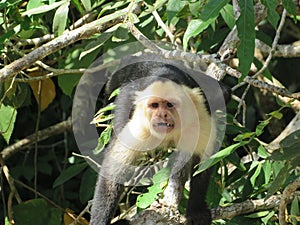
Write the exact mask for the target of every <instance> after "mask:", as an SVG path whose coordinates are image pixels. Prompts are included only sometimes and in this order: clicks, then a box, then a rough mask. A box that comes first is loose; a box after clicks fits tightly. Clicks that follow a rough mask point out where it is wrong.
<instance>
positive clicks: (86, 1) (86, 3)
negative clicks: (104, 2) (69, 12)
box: [81, 0, 92, 11]
mask: <svg viewBox="0 0 300 225" xmlns="http://www.w3.org/2000/svg"><path fill="white" fill-rule="evenodd" d="M81 2H82V5H83V6H84V8H85V10H86V11H91V9H92V6H91V0H81Z"/></svg>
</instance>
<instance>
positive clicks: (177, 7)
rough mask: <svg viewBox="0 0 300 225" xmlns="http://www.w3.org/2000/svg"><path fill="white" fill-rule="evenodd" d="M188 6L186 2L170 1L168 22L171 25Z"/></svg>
mask: <svg viewBox="0 0 300 225" xmlns="http://www.w3.org/2000/svg"><path fill="white" fill-rule="evenodd" d="M185 5H186V2H185V1H178V0H169V1H168V4H167V14H168V22H169V23H170V22H171V21H172V19H173V18H174V17H175V16H176V15H177V13H179V12H180V11H181V10H182V9H183V8H184V7H185Z"/></svg>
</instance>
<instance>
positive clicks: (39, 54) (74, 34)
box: [0, 9, 127, 83]
mask: <svg viewBox="0 0 300 225" xmlns="http://www.w3.org/2000/svg"><path fill="white" fill-rule="evenodd" d="M126 13H127V9H125V10H121V11H116V12H115V13H113V14H110V15H107V16H104V17H102V18H100V19H98V20H95V21H93V22H91V23H88V24H85V25H83V26H81V27H79V28H77V29H75V30H72V31H68V32H65V33H64V34H63V35H61V36H59V37H57V38H55V39H53V40H52V41H50V42H48V43H46V44H44V45H42V46H40V47H38V48H36V49H35V50H33V51H32V52H30V53H29V54H28V55H26V56H24V57H22V58H20V59H17V60H15V61H14V62H12V63H11V64H9V65H7V66H5V67H4V68H2V69H1V70H0V83H1V82H3V81H4V80H5V79H7V78H8V77H11V76H14V75H15V74H17V73H19V72H20V71H22V70H24V69H26V68H28V67H29V66H31V65H32V64H33V63H35V62H36V61H38V60H41V59H43V58H45V57H46V56H48V55H50V54H52V53H54V52H56V51H58V50H60V49H62V48H64V47H66V46H68V45H70V44H72V43H74V42H76V41H79V40H82V39H85V38H88V37H90V36H92V35H93V34H95V33H100V32H102V31H104V30H105V29H106V28H107V27H109V26H112V25H114V24H117V23H119V22H121V21H123V19H124V16H125V15H126ZM112 21H113V22H112Z"/></svg>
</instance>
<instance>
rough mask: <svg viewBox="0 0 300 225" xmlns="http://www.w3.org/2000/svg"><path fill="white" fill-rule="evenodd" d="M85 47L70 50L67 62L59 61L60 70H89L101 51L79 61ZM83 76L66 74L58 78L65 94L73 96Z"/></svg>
mask: <svg viewBox="0 0 300 225" xmlns="http://www.w3.org/2000/svg"><path fill="white" fill-rule="evenodd" d="M83 48H84V46H82V48H81V46H77V47H76V49H75V48H74V49H70V51H67V53H66V54H67V55H66V56H65V57H66V58H65V60H60V61H59V68H64V69H78V68H87V67H88V66H89V65H90V64H91V63H92V62H93V61H94V59H95V58H96V57H97V55H98V52H99V50H97V51H93V52H91V53H90V54H87V55H85V56H84V57H83V58H81V59H79V56H80V54H81V52H82V51H83ZM81 75H82V74H64V75H61V76H58V85H59V87H60V88H61V90H62V91H63V92H64V94H66V95H68V96H71V95H72V92H73V89H74V87H75V86H76V85H77V83H78V81H79V80H80V78H81Z"/></svg>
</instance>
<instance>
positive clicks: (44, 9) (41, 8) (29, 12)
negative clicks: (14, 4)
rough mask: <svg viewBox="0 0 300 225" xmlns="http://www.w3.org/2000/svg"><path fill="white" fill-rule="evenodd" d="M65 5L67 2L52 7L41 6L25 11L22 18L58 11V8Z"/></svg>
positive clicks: (56, 3) (57, 3) (53, 4)
mask: <svg viewBox="0 0 300 225" xmlns="http://www.w3.org/2000/svg"><path fill="white" fill-rule="evenodd" d="M63 4H66V1H60V2H54V3H52V4H50V5H42V6H39V7H37V8H33V9H30V10H27V11H25V12H24V13H23V14H22V16H32V15H36V14H41V13H45V12H49V11H51V10H53V9H56V8H58V7H60V6H61V5H63Z"/></svg>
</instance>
